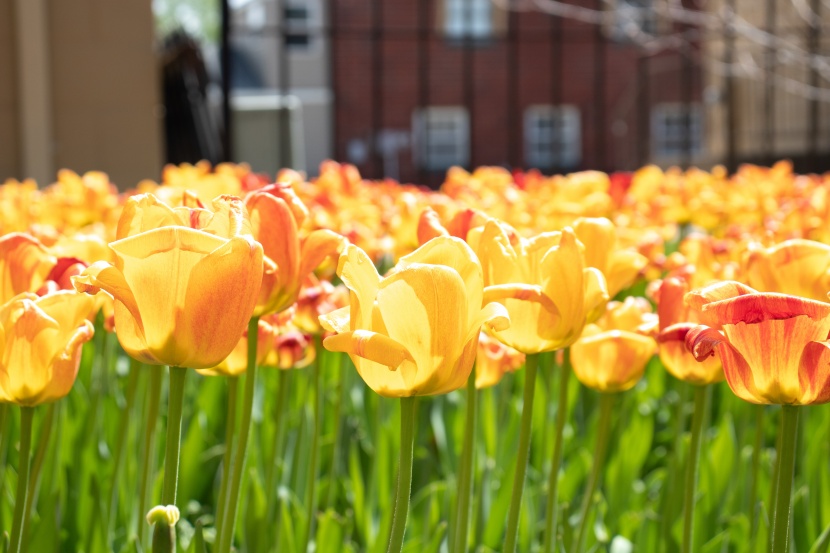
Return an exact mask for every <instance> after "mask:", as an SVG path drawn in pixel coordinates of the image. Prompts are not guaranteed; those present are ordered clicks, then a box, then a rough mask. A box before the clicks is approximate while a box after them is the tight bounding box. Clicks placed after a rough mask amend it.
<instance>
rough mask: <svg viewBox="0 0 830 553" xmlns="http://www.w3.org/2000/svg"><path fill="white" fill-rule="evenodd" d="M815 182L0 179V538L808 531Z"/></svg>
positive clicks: (480, 176) (526, 537)
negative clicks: (125, 186)
mask: <svg viewBox="0 0 830 553" xmlns="http://www.w3.org/2000/svg"><path fill="white" fill-rule="evenodd" d="M828 222H830V177H826V176H818V175H797V174H794V173H793V172H792V168H791V167H790V165H789V164H788V163H786V162H781V163H778V164H776V165H775V166H774V167H771V168H763V167H755V166H745V167H742V168H741V169H740V170H739V171H738V172H737V173H736V174H734V175H728V174H726V172H725V171H724V170H723V169H722V168H715V169H713V170H712V171H711V172H705V171H701V170H697V169H690V170H688V171H685V172H682V171H679V170H671V171H668V172H664V171H661V170H660V169H658V168H656V167H645V168H643V169H641V170H639V171H637V172H636V173H634V174H614V175H610V176H609V175H605V174H603V173H598V172H583V173H576V174H572V175H567V176H553V177H545V176H542V175H541V174H539V173H536V172H527V173H514V174H511V173H508V172H506V171H504V170H502V169H497V168H480V169H478V170H476V171H475V172H473V173H468V172H466V171H463V170H461V169H452V170H450V171H449V172H448V174H447V176H446V180H445V182H444V184H443V186H442V187H441V190H440V191H439V192H432V191H428V190H425V189H422V188H419V187H415V186H408V185H407V186H404V185H400V184H398V183H395V182H392V181H381V182H370V181H365V180H362V179H361V177H360V175H359V174H358V173H357V171H356V169H355V168H354V167H351V166H348V165H340V164H337V163H334V162H327V163H325V164H324V165H323V167H322V168H321V175H320V176H319V177H318V178H316V179H313V180H311V181H307V180H306V179H304V178H303V176H302V175H300V174H298V173H296V172H293V171H288V170H286V171H282V172H281V173H280V174H279V175H277V178H276V184H270V183H269V178H268V177H265V176H262V175H257V174H254V173H252V172H251V171H250V170H249V169H248V168H247V167H246V166H244V165H230V164H222V165H219V166H216V167H211V166H209V165H208V164H205V163H200V164H197V165H195V166H192V165H182V166H168V167H166V168H165V170H164V173H163V175H162V178H161V182H160V183H156V182H152V181H144V182H141V183H139V184H138V185H137V186H136V188H135V189H134V190H130V191H128V192H125V193H118V191H117V190H116V188H115V187H114V186H113V185H112V184H111V183H110V182H109V180H108V178H107V177H106V175H104V174H102V173H96V172H90V173H87V174H85V175H77V174H75V173H72V172H71V171H61V172H60V173H59V175H58V180H57V182H55V183H54V184H52V185H50V186H47V187H44V188H42V189H38V188H37V186H36V185H35V184H34V183H32V182H29V181H26V182H17V181H8V182H6V183H5V184H3V185H0V490H2V494H0V528H2V529H3V530H4V532H5V534H4V542H3V543H2V548H1V549H2V551H4V552H14V553H18V552H22V551H27V552H30V553H41V552H52V551H55V552H57V551H73V552H85V553H97V552H111V551H112V552H130V553H132V552H137V551H138V552H141V551H148V552H149V551H153V552H172V551H183V552H184V551H187V552H196V553H208V552H212V553H229V552H230V551H243V552H250V553H259V552H263V553H270V552H280V553H283V552H290V553H306V552H309V551H315V552H317V553H339V552H355V553H356V552H367V553H368V552H371V553H382V552H384V551H386V552H388V553H400V552H401V551H406V552H418V553H443V552H450V553H460V552H469V551H476V552H488V551H502V552H504V553H513V552H516V551H518V552H523V553H524V552H536V551H540V552H544V553H552V552H557V553H558V552H563V551H564V552H568V553H582V552H588V551H610V552H612V553H625V552H632V551H641V552H675V551H682V552H685V553H689V552H691V551H703V552H725V551H729V552H746V553H757V552H770V551H772V552H775V553H777V552H786V551H794V552H799V553H808V552H809V553H813V552H819V551H826V550H827V549H828V547H830V409H828V408H827V407H825V406H823V405H819V404H822V403H825V402H828V401H830V341H828V334H830V303H828V297H827V293H828V291H830V246H828V245H826V244H828V243H830V223H828Z"/></svg>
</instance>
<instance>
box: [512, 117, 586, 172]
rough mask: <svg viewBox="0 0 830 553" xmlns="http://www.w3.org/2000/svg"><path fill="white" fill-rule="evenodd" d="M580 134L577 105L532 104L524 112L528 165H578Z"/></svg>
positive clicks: (544, 166)
mask: <svg viewBox="0 0 830 553" xmlns="http://www.w3.org/2000/svg"><path fill="white" fill-rule="evenodd" d="M581 134H582V133H581V132H580V122H579V109H578V108H577V107H575V106H530V107H529V108H527V110H526V111H525V164H526V165H527V166H528V167H536V168H539V169H550V168H554V167H568V168H571V167H576V166H578V165H579V161H580V159H581V157H582V136H581Z"/></svg>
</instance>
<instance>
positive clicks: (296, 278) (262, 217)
mask: <svg viewBox="0 0 830 553" xmlns="http://www.w3.org/2000/svg"><path fill="white" fill-rule="evenodd" d="M245 203H246V205H247V207H248V210H249V212H250V214H251V225H252V228H253V234H254V236H255V237H256V239H257V240H259V241H260V242H261V243H262V247H263V249H264V253H265V259H266V262H265V274H264V275H263V278H262V288H261V290H260V294H259V299H258V300H257V306H256V310H255V313H254V314H255V315H257V316H260V315H265V314H268V313H278V312H280V311H283V310H285V309H286V308H288V307H290V306H291V305H292V304H293V303H294V302H296V301H297V296H298V295H299V293H300V286H301V284H302V283H303V281H304V280H305V278H306V277H307V276H308V275H309V274H311V272H312V271H313V270H314V269H315V268H317V266H318V265H320V263H321V262H322V261H323V260H324V259H326V258H327V257H331V256H333V255H335V254H337V253H339V252H340V251H341V250H342V249H343V246H344V244H345V243H346V240H345V238H343V237H342V236H340V235H338V234H336V233H334V232H332V231H330V230H324V229H322V230H316V231H314V232H312V233H310V234H309V235H308V236H307V237H305V238H304V239H300V235H299V232H300V227H301V226H302V224H303V222H304V221H305V220H306V218H307V217H308V209H307V208H306V207H305V205H303V203H302V202H301V201H300V199H299V198H298V197H297V195H296V194H295V193H294V191H293V190H292V189H291V186H290V185H287V184H286V185H284V184H272V185H269V186H266V187H264V188H262V189H261V190H257V191H255V192H252V193H251V194H249V195H248V197H247V198H246V199H245Z"/></svg>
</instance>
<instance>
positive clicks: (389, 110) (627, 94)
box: [332, 0, 701, 185]
mask: <svg viewBox="0 0 830 553" xmlns="http://www.w3.org/2000/svg"><path fill="white" fill-rule="evenodd" d="M420 1H425V2H427V6H426V7H427V10H426V11H427V16H426V18H425V19H426V24H427V25H428V27H429V32H428V33H422V32H421V31H420V30H419V29H420V27H419V26H420V24H421V23H422V21H423V20H424V17H423V13H424V12H423V11H422V6H421V4H420ZM441 1H442V0H335V2H334V3H333V10H334V13H333V14H332V21H333V25H334V28H333V33H334V40H333V62H334V64H335V67H334V84H335V94H336V113H335V144H336V150H335V154H336V157H337V159H340V160H348V156H347V145H348V143H349V142H350V141H351V140H353V139H362V140H364V141H365V142H366V143H367V144H369V143H370V142H371V137H372V134H373V129H394V130H400V131H406V132H410V131H411V121H412V113H413V111H414V110H415V109H417V108H418V107H419V106H420V105H421V101H422V98H423V95H424V90H426V95H427V96H428V98H427V99H426V105H432V106H441V105H458V106H466V107H467V108H468V110H469V112H470V122H471V163H472V165H473V166H479V165H504V166H517V167H522V166H523V164H524V144H523V138H524V133H523V116H524V110H525V108H527V107H528V106H530V105H533V104H553V103H555V102H554V99H555V98H557V97H558V98H561V100H560V101H561V103H564V104H573V105H576V106H577V107H578V108H579V110H580V117H581V125H582V162H581V164H580V167H579V168H596V169H603V170H614V169H631V168H634V167H636V166H637V165H638V163H639V162H640V160H639V159H638V152H639V151H640V150H639V149H638V147H637V144H638V142H639V141H641V140H648V136H647V130H644V129H640V128H638V127H642V125H638V123H639V121H640V119H641V115H640V112H638V109H640V102H639V100H638V95H639V94H640V90H641V86H640V82H641V81H642V79H640V75H639V74H638V59H639V57H640V52H639V50H638V49H637V48H636V47H635V46H633V45H630V44H621V43H615V42H612V41H609V40H607V39H604V38H601V37H600V36H599V34H598V33H597V28H596V27H595V26H594V25H590V24H585V23H580V22H576V21H573V20H567V19H563V20H561V30H560V32H561V39H560V40H561V43H560V42H558V41H556V39H555V29H556V25H557V20H556V19H555V18H553V17H551V16H548V15H546V14H542V13H538V12H524V13H511V14H509V15H508V17H509V18H510V24H509V29H510V30H509V31H506V32H504V33H499V35H498V36H496V37H494V38H493V39H492V40H490V41H488V42H487V43H479V44H476V45H474V46H473V47H472V51H471V52H469V53H468V52H465V50H464V48H463V46H462V45H459V44H457V43H456V44H453V43H451V42H449V41H447V40H446V39H445V38H444V37H443V34H442V32H441V30H440V29H439V28H438V27H437V23H438V16H437V14H436V8H437V7H440V4H439V3H438V2H441ZM585 5H588V6H591V7H596V5H597V4H596V2H595V0H588V1H587V2H585ZM376 6H381V8H380V9H381V17H380V22H381V27H382V30H381V31H380V32H379V33H373V22H374V19H373V18H374V17H375V16H376V14H375V12H373V9H374V8H375V7H376ZM559 44H561V52H558V50H557V45H559ZM425 45H426V48H424V46H425ZM598 47H600V48H604V52H605V64H604V67H605V70H604V72H602V73H601V74H599V75H598V73H597V71H596V68H597V61H598V60H597V52H598ZM375 48H377V52H379V54H380V60H379V63H378V65H377V66H376V65H375V63H376V59H375V56H373V52H374V51H375ZM513 48H515V52H514V51H513ZM424 49H425V50H426V51H427V52H428V54H427V59H426V60H424V59H422V58H423V56H422V52H423V50H424ZM468 61H470V62H471V63H472V70H471V71H468V69H467V66H466V63H467V62H468ZM558 61H561V63H562V66H561V70H560V71H561V75H562V77H561V79H557V78H556V75H555V74H554V70H555V69H556V63H557V62H558ZM423 64H426V66H424V65H423ZM650 66H651V67H652V70H651V72H650V75H651V76H650V77H649V78H648V83H649V85H648V86H649V93H648V97H649V99H650V102H651V103H659V102H668V101H673V102H679V101H682V100H684V99H686V98H691V99H693V100H695V101H698V100H699V98H700V97H701V94H700V88H701V84H700V77H699V75H700V72H699V69H698V68H695V70H694V75H693V76H692V80H691V83H692V85H691V87H692V89H691V90H690V91H688V92H687V94H683V93H682V92H681V85H682V83H683V82H684V81H683V78H682V77H681V70H682V68H683V64H682V58H681V56H680V55H679V54H678V53H677V52H663V53H660V54H657V55H655V56H653V58H652V60H651V61H650ZM424 75H426V78H427V80H428V83H427V84H426V86H424V83H423V82H422V77H423V76H424ZM513 76H515V82H514V80H513ZM467 78H471V79H472V81H471V83H467V82H465V79H467ZM687 82H688V81H687ZM467 86H471V93H470V94H468V93H467V90H468V89H467V88H466V87H467ZM598 86H600V87H601V94H599V95H597V94H596V91H597V90H598ZM603 105H604V110H600V109H598V108H599V107H600V106H603ZM601 112H604V121H605V123H604V124H602V125H601V124H600V123H599V121H600V117H601V115H600V114H601ZM612 129H614V130H615V131H616V132H612ZM603 153H604V155H603ZM398 161H399V173H400V179H401V181H404V182H418V183H426V184H432V185H435V184H438V183H440V181H441V177H442V175H440V174H432V175H431V174H429V173H425V172H424V171H420V170H419V169H418V168H417V167H415V166H414V165H413V161H412V153H411V149H406V150H404V151H402V152H401V155H400V157H399V160H398ZM359 168H360V170H361V172H362V173H363V174H364V175H366V176H368V177H375V178H376V177H380V176H381V175H382V173H383V166H382V164H381V163H380V158H379V157H378V156H372V155H370V156H369V159H368V160H367V161H366V162H365V163H363V164H360V165H359Z"/></svg>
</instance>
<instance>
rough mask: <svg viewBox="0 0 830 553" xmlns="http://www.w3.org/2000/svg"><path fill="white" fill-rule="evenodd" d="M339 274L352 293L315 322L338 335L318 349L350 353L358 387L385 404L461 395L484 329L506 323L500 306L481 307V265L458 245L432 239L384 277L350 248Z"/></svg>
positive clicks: (343, 256)
mask: <svg viewBox="0 0 830 553" xmlns="http://www.w3.org/2000/svg"><path fill="white" fill-rule="evenodd" d="M337 274H338V275H339V276H340V278H341V279H342V280H343V283H344V284H345V285H346V286H347V287H348V288H349V290H351V305H350V306H349V307H346V308H343V309H339V310H337V311H334V312H332V313H329V314H328V315H324V316H322V317H321V318H320V322H321V323H322V324H323V326H324V327H325V328H326V329H327V330H330V331H332V332H336V334H335V335H334V336H329V337H328V338H326V339H325V341H324V342H323V345H324V346H325V347H326V349H328V350H329V351H342V352H347V353H349V355H350V356H351V358H352V360H353V361H354V363H355V366H356V367H357V370H358V372H359V373H360V376H361V377H362V378H363V380H365V381H366V383H367V384H368V385H369V387H371V388H372V389H373V390H374V391H375V392H377V393H378V394H380V395H382V396H385V397H408V396H416V395H433V394H444V393H448V392H451V391H453V390H456V389H458V388H461V387H462V386H464V384H465V383H466V382H467V379H468V378H469V376H470V372H471V371H472V365H473V361H474V360H475V356H476V348H477V345H478V335H479V331H480V329H481V327H482V325H485V326H486V327H487V328H489V329H491V330H493V331H498V330H504V329H505V328H506V327H507V325H508V324H509V319H508V317H507V312H506V311H505V309H504V307H503V306H502V305H500V304H498V303H488V304H486V305H484V304H483V300H484V283H483V279H482V273H481V266H480V265H479V263H478V260H477V259H476V256H475V254H474V253H473V251H472V250H471V249H470V247H469V246H467V244H466V243H464V242H463V241H462V240H459V239H458V238H453V237H447V236H443V237H438V238H435V239H433V240H430V241H429V242H427V243H426V244H424V245H423V246H421V247H420V248H418V249H417V250H415V251H414V252H412V253H411V254H409V255H406V256H404V257H402V258H401V259H400V260H399V261H398V264H397V265H396V266H395V267H394V268H393V270H392V271H391V273H390V275H389V276H387V277H386V278H381V277H380V275H378V273H377V270H376V269H375V266H374V265H373V264H372V261H371V260H370V259H369V256H368V255H367V254H366V252H364V251H363V250H361V249H360V248H358V247H357V246H353V245H349V246H347V247H346V249H345V251H344V252H343V253H342V254H341V256H340V262H339V264H338V268H337ZM482 305H484V307H483V308H482Z"/></svg>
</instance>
